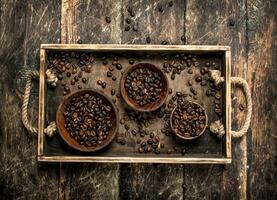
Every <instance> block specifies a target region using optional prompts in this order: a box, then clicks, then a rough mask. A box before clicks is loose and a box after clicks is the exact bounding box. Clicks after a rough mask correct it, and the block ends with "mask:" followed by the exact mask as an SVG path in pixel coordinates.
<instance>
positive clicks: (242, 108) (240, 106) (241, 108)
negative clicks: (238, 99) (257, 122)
mask: <svg viewBox="0 0 277 200" xmlns="http://www.w3.org/2000/svg"><path fill="white" fill-rule="evenodd" d="M239 109H240V111H244V110H245V105H244V104H241V103H240V104H239Z"/></svg>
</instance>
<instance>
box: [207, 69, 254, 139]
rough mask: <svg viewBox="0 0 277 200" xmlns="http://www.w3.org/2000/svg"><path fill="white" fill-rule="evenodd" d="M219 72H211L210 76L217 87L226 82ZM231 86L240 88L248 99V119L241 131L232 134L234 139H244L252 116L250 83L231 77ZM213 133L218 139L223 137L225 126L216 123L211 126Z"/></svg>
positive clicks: (218, 122)
mask: <svg viewBox="0 0 277 200" xmlns="http://www.w3.org/2000/svg"><path fill="white" fill-rule="evenodd" d="M220 74H221V73H220V71H219V70H210V76H211V78H212V79H213V80H214V83H215V85H218V84H220V83H222V82H224V77H221V75H220ZM231 84H233V85H237V86H240V87H241V89H242V91H243V93H244V95H245V97H246V105H247V107H246V118H245V122H244V124H243V126H242V128H241V129H240V130H239V131H232V130H231V134H232V136H233V137H234V138H239V137H242V136H243V135H245V134H246V133H247V130H248V129H249V126H250V122H251V116H252V106H253V104H252V99H251V91H250V88H249V85H248V83H247V82H246V81H245V80H244V79H243V78H240V77H231ZM210 130H211V132H213V133H215V134H216V135H217V136H218V137H222V136H223V135H224V134H225V130H224V126H223V124H222V123H221V122H220V121H215V122H213V123H211V125H210Z"/></svg>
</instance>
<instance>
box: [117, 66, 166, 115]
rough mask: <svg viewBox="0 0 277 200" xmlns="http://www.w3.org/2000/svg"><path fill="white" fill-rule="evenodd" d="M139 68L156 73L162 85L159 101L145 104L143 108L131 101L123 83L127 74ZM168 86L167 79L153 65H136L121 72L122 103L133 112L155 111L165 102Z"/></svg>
mask: <svg viewBox="0 0 277 200" xmlns="http://www.w3.org/2000/svg"><path fill="white" fill-rule="evenodd" d="M139 68H144V69H145V68H148V69H150V70H152V71H154V72H156V73H158V74H159V76H160V77H161V79H162V84H163V87H162V92H161V93H160V96H159V99H158V100H157V101H155V102H152V103H149V104H146V105H144V106H141V105H139V104H138V103H136V102H135V101H134V100H133V99H131V98H130V97H129V95H128V93H127V91H126V89H125V81H126V78H127V75H128V74H129V73H131V72H132V71H134V70H136V69H139ZM168 85H169V84H168V80H167V77H166V75H165V74H164V73H163V71H162V70H161V69H159V68H158V67H156V66H155V65H153V64H151V63H138V64H136V65H133V66H130V67H128V68H127V69H126V70H125V71H124V72H123V75H122V77H121V80H120V92H121V96H122V98H123V99H124V101H125V102H126V104H127V105H128V106H130V107H131V108H133V109H134V110H138V111H140V112H151V111H154V110H157V109H158V108H159V107H161V106H162V105H163V103H164V102H165V100H166V98H167V95H168Z"/></svg>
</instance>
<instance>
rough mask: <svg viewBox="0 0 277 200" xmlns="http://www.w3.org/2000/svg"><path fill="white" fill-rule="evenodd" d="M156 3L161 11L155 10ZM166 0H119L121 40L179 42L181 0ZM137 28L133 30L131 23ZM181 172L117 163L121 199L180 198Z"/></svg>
mask: <svg viewBox="0 0 277 200" xmlns="http://www.w3.org/2000/svg"><path fill="white" fill-rule="evenodd" d="M159 3H162V4H163V7H164V8H163V9H164V12H163V13H160V12H159V11H158V7H159V5H158V4H159ZM167 3H168V2H167V1H159V2H157V1H146V0H123V7H122V20H123V22H122V23H123V27H122V43H128V44H146V37H148V36H149V37H150V39H151V44H161V42H162V41H163V40H167V41H168V43H169V44H181V40H180V38H181V36H182V35H183V30H184V26H183V25H184V8H185V1H183V0H177V1H174V5H173V7H171V8H169V7H168V6H165V5H166V4H167ZM129 6H131V7H133V10H134V12H135V16H134V17H133V18H131V21H132V22H131V30H129V31H125V30H124V29H125V26H127V23H126V18H127V17H128V11H127V8H128V7H129ZM134 25H136V26H137V27H138V31H137V32H136V31H134V30H132V29H133V26H134ZM182 182H183V171H182V166H181V165H166V164H163V165H153V164H145V165H139V164H136V165H128V164H127V165H121V168H120V196H119V197H120V198H121V199H123V198H124V199H182V198H183V192H182V187H181V185H182Z"/></svg>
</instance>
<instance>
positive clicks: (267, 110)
mask: <svg viewBox="0 0 277 200" xmlns="http://www.w3.org/2000/svg"><path fill="white" fill-rule="evenodd" d="M247 8H248V40H249V51H248V69H247V71H246V73H245V74H246V79H247V81H248V82H249V83H250V85H251V90H252V99H253V105H256V106H253V113H254V115H253V117H252V125H251V129H250V131H249V135H248V137H247V142H248V152H247V153H248V166H249V170H248V181H247V185H248V188H247V198H248V199H276V198H277V190H276V188H277V182H276V179H277V168H276V158H277V132H276V129H277V123H276V122H277V107H276V105H277V90H276V85H277V78H276V77H277V70H276V67H277V65H276V61H277V53H276V52H277V43H276V35H277V28H276V22H277V13H276V9H277V2H276V1H274V0H271V1H259V0H249V1H247Z"/></svg>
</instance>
